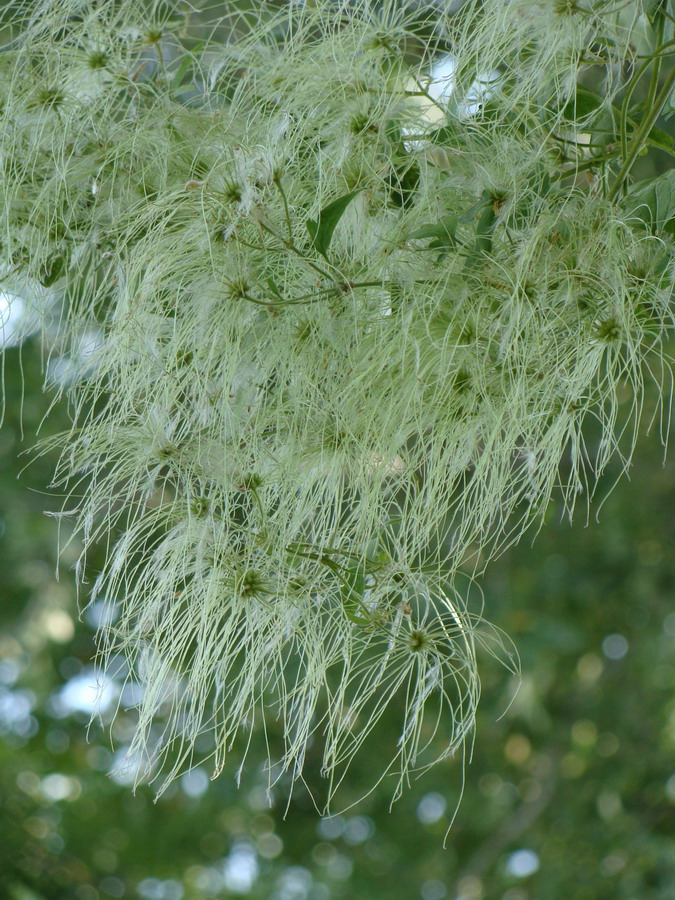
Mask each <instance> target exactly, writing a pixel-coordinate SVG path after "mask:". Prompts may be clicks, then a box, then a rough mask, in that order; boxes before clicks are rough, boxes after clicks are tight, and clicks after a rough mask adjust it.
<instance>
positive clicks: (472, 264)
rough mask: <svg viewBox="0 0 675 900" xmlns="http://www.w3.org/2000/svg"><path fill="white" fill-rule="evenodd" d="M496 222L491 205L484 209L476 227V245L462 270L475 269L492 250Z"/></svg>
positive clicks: (494, 212) (495, 215)
mask: <svg viewBox="0 0 675 900" xmlns="http://www.w3.org/2000/svg"><path fill="white" fill-rule="evenodd" d="M496 221H497V213H496V211H495V208H494V206H493V204H492V203H490V204H489V205H488V206H486V207H485V209H484V210H483V213H482V215H481V217H480V219H479V220H478V225H477V226H476V243H475V245H474V249H473V251H472V252H471V254H470V255H469V256H468V257H467V260H466V263H465V266H464V268H465V269H477V268H478V267H479V266H480V265H481V264H482V263H483V262H484V261H485V256H486V254H488V253H490V251H491V250H492V232H493V231H494V227H495V223H496Z"/></svg>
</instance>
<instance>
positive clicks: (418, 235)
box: [407, 214, 459, 262]
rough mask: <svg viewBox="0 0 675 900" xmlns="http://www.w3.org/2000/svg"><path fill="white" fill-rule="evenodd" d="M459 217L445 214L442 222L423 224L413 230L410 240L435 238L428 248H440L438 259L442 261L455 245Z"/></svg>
mask: <svg viewBox="0 0 675 900" xmlns="http://www.w3.org/2000/svg"><path fill="white" fill-rule="evenodd" d="M458 224H459V219H458V218H457V216H455V215H452V214H449V215H447V216H443V218H442V219H441V220H440V222H436V223H435V224H429V225H422V227H421V228H418V229H417V231H413V233H412V234H409V235H408V238H407V239H408V240H423V239H424V238H433V241H432V242H431V243H430V244H429V246H428V247H427V249H428V250H440V251H441V252H440V253H439V255H438V258H437V259H436V262H440V261H441V260H442V259H443V258H444V257H445V256H447V254H448V250H449V249H450V248H451V247H453V246H455V244H456V243H457V238H456V236H455V233H456V231H457V225H458Z"/></svg>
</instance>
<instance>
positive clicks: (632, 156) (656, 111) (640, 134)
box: [608, 66, 675, 202]
mask: <svg viewBox="0 0 675 900" xmlns="http://www.w3.org/2000/svg"><path fill="white" fill-rule="evenodd" d="M674 83H675V66H674V67H673V68H672V69H671V71H670V73H669V75H668V77H667V78H666V81H665V83H664V85H663V87H662V88H661V90H660V92H659V94H658V96H657V97H656V98H655V100H654V103H653V105H652V108H651V109H650V110H649V113H648V114H647V115H646V116H645V118H644V119H643V121H642V124H641V125H640V127H639V129H638V131H637V134H636V135H635V137H634V138H633V143H632V144H631V146H630V149H629V151H628V155H627V157H626V158H625V159H624V162H623V165H622V166H621V168H620V169H619V174H618V175H617V176H616V178H615V180H614V184H613V185H612V187H611V189H610V192H609V195H608V199H609V200H610V202H611V201H612V200H614V198H615V197H616V195H617V194H618V192H619V190H620V189H621V186H622V184H623V183H624V181H625V179H626V177H627V175H628V173H629V172H630V170H631V169H632V168H633V165H634V163H635V160H636V159H637V158H638V156H639V154H640V151H641V150H642V148H643V147H644V145H645V143H646V141H647V138H648V137H649V132H650V131H651V130H652V128H653V127H654V124H655V122H656V120H657V119H658V117H659V116H660V115H661V112H662V110H663V107H664V106H665V105H666V103H667V102H668V98H669V97H670V92H671V91H672V89H673V84H674Z"/></svg>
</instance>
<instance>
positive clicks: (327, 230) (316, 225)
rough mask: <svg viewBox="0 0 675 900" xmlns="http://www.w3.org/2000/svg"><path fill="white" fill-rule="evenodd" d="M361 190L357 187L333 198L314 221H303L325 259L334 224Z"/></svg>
mask: <svg viewBox="0 0 675 900" xmlns="http://www.w3.org/2000/svg"><path fill="white" fill-rule="evenodd" d="M362 190H363V188H358V189H357V190H355V191H351V192H350V193H349V194H345V195H344V196H343V197H338V199H337V200H333V202H332V203H329V204H328V206H324V208H323V209H322V210H321V212H320V213H319V217H318V219H317V220H316V221H314V219H307V221H306V222H305V225H306V226H307V231H309V235H310V237H311V238H312V242H313V244H314V248H315V249H316V250H317V251H318V252H319V253H320V254H321V255H322V256H324V257H325V258H326V259H328V255H327V254H328V248H329V247H330V242H331V240H332V238H333V232H334V231H335V226H336V225H337V223H338V222H339V221H340V219H341V218H342V216H343V215H344V212H345V210H346V209H347V207H348V206H349V204H350V203H351V202H352V200H353V199H354V197H356V195H357V194H358V193H360V192H361V191H362Z"/></svg>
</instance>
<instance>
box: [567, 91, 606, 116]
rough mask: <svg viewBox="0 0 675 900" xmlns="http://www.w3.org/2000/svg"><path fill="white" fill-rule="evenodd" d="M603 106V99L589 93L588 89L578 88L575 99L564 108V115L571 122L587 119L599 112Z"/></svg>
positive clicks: (591, 92)
mask: <svg viewBox="0 0 675 900" xmlns="http://www.w3.org/2000/svg"><path fill="white" fill-rule="evenodd" d="M602 105H603V101H602V97H599V96H598V95H597V94H595V93H594V92H593V91H589V90H588V88H582V87H578V88H577V92H576V94H575V96H574V98H573V99H572V100H570V101H569V103H568V104H567V106H566V107H565V108H564V110H563V115H564V116H565V118H566V119H569V120H571V121H576V120H577V119H585V118H587V117H588V116H590V115H592V114H593V113H594V112H597V111H598V110H599V109H600V107H601V106H602Z"/></svg>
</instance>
